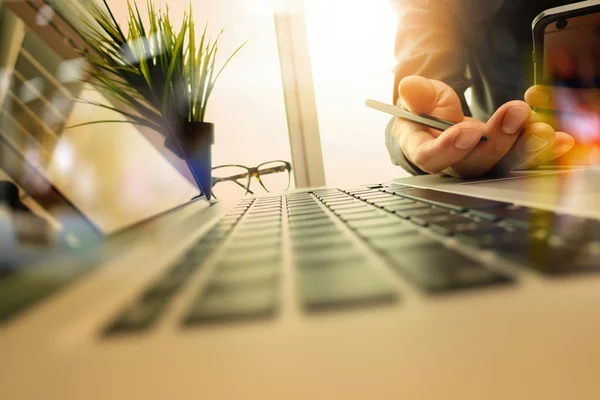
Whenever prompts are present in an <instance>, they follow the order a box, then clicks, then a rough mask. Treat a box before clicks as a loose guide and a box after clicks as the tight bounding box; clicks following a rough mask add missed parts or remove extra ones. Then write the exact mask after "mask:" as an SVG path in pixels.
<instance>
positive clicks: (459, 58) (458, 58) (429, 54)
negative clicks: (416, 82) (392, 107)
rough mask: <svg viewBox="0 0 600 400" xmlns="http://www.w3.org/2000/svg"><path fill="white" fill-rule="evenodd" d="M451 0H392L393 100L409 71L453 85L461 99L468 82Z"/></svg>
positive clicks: (465, 56)
mask: <svg viewBox="0 0 600 400" xmlns="http://www.w3.org/2000/svg"><path fill="white" fill-rule="evenodd" d="M454 3H455V2H454V0H435V1H426V0H395V3H394V4H395V6H396V12H397V15H398V28H397V32H396V45H395V54H396V60H397V65H396V67H395V69H394V76H395V79H394V91H393V94H394V97H393V99H394V103H397V100H398V90H397V89H398V84H399V82H400V81H401V80H402V78H404V77H406V76H409V75H419V76H423V77H425V78H428V79H437V80H440V81H442V82H444V83H446V84H448V85H449V86H450V87H452V88H453V89H455V91H456V92H457V94H458V95H459V97H461V100H462V99H463V98H464V91H465V90H466V89H467V88H468V87H469V86H470V81H469V79H468V78H467V76H466V64H467V63H466V60H467V50H466V48H465V47H464V46H463V45H462V41H461V27H460V21H459V20H457V18H458V17H457V16H456V15H458V13H455V12H454V8H455V6H454Z"/></svg>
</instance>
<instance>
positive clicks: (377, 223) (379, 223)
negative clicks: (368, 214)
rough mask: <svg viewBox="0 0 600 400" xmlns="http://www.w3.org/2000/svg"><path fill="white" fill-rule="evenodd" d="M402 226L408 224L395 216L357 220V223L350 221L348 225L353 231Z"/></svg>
mask: <svg viewBox="0 0 600 400" xmlns="http://www.w3.org/2000/svg"><path fill="white" fill-rule="evenodd" d="M401 224H406V221H404V220H402V219H400V218H398V217H395V216H387V217H385V218H375V219H366V220H357V221H348V223H347V225H348V226H349V227H350V228H351V229H361V228H375V227H379V228H380V227H385V226H397V225H401Z"/></svg>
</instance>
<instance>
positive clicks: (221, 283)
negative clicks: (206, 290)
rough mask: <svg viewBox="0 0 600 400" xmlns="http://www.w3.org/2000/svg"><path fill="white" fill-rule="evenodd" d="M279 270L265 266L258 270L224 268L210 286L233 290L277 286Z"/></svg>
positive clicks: (214, 276) (272, 265)
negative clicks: (257, 286)
mask: <svg viewBox="0 0 600 400" xmlns="http://www.w3.org/2000/svg"><path fill="white" fill-rule="evenodd" d="M278 280H279V268H278V266H276V265H275V264H265V265H261V266H259V267H256V268H223V269H219V268H218V267H217V270H216V272H215V274H214V275H213V276H212V278H211V279H210V282H209V283H208V285H209V286H210V287H211V288H220V289H231V288H243V287H245V286H251V285H269V284H271V285H277V281H278Z"/></svg>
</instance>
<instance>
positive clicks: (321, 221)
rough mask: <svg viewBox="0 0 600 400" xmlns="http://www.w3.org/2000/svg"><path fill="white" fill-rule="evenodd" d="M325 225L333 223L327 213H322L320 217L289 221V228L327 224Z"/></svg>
mask: <svg viewBox="0 0 600 400" xmlns="http://www.w3.org/2000/svg"><path fill="white" fill-rule="evenodd" d="M327 225H333V221H332V220H331V218H329V216H327V215H323V216H322V217H321V218H317V219H309V220H305V221H290V228H291V229H298V228H312V227H318V226H327Z"/></svg>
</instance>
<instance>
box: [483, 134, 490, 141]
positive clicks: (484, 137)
mask: <svg viewBox="0 0 600 400" xmlns="http://www.w3.org/2000/svg"><path fill="white" fill-rule="evenodd" d="M489 139H490V138H489V137H487V136H486V135H481V141H482V142H487V141H488V140H489Z"/></svg>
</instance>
